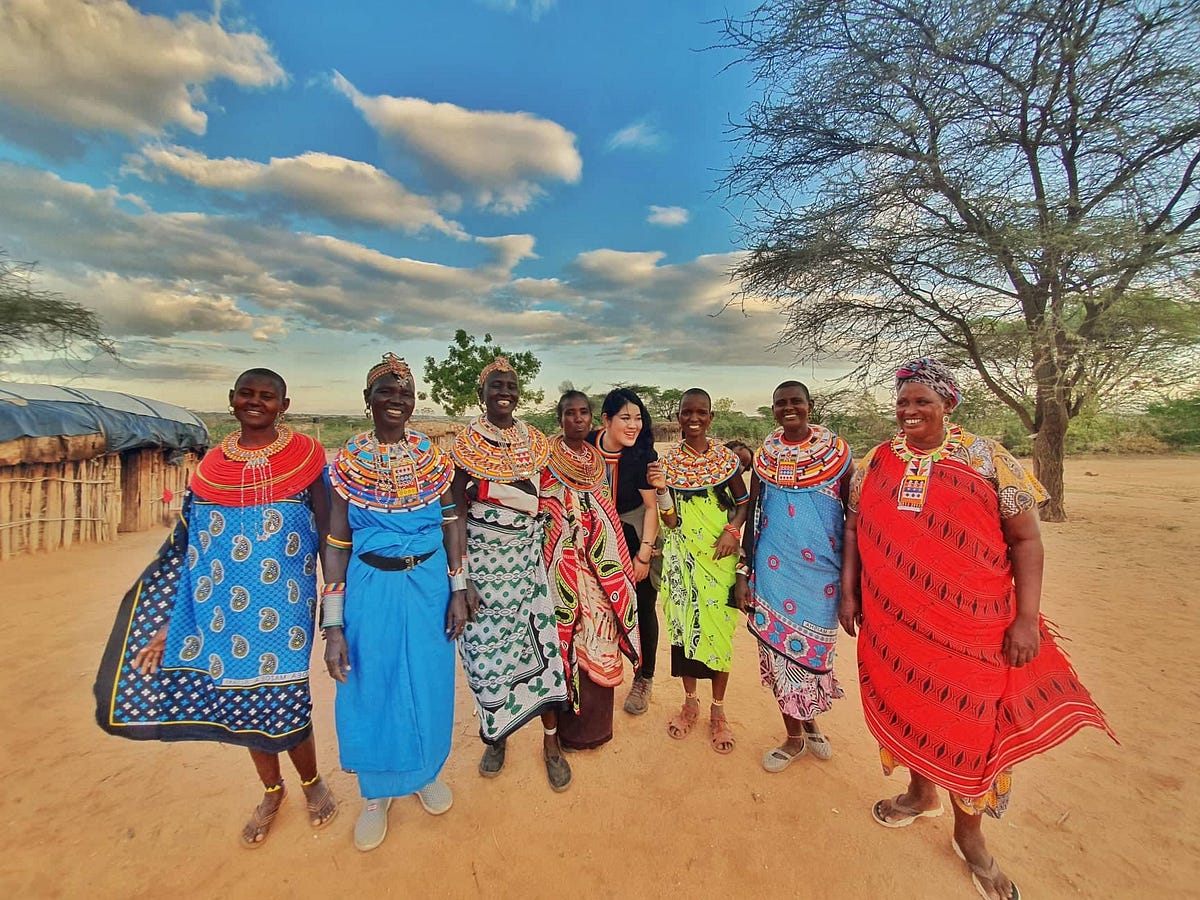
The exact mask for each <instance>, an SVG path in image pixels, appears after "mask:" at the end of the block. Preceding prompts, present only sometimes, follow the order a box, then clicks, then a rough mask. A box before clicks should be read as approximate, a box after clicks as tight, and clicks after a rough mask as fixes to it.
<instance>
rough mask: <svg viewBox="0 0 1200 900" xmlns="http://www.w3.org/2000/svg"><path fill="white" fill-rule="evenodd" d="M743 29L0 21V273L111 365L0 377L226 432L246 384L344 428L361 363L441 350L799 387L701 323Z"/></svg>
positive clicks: (455, 13)
mask: <svg viewBox="0 0 1200 900" xmlns="http://www.w3.org/2000/svg"><path fill="white" fill-rule="evenodd" d="M748 5H749V4H738V3H733V2H721V3H714V2H707V0H703V2H701V0H694V2H693V0H689V2H681V3H649V4H648V3H645V2H644V0H639V2H627V0H603V2H601V0H594V2H584V0H557V2H556V0H430V2H417V0H414V2H405V3H393V2H356V3H345V4H331V3H328V2H309V0H289V2H288V3H270V4H249V3H245V4H237V3H224V4H220V5H218V6H213V5H212V4H187V3H167V2H143V3H132V4H130V3H126V2H116V0H96V2H93V3H81V2H78V0H0V210H2V211H3V212H0V248H3V249H5V250H6V251H7V252H8V254H9V256H10V258H12V259H16V260H36V261H37V262H38V263H39V281H40V284H41V286H44V287H47V288H51V289H54V290H58V291H61V292H62V293H63V294H65V295H67V296H69V297H71V298H74V299H77V300H79V301H81V302H83V303H85V304H87V305H89V306H92V307H94V308H95V309H96V310H97V311H99V312H100V313H101V315H102V316H103V317H104V319H105V322H106V324H107V327H108V329H109V331H110V332H111V333H112V334H113V335H114V336H115V337H116V338H117V339H118V340H119V343H120V348H121V353H122V357H123V361H122V363H121V364H120V365H115V364H113V363H111V362H109V361H106V360H98V361H95V362H92V363H90V364H87V365H82V366H81V365H79V364H77V363H76V364H73V365H72V366H71V367H69V368H67V367H64V365H63V363H62V362H61V361H56V360H46V359H39V358H36V357H27V358H24V359H21V360H17V361H14V362H12V363H10V364H9V366H8V377H17V378H20V379H22V380H45V381H52V382H59V383H62V382H65V381H68V380H69V381H70V383H73V384H77V385H83V386H91V387H99V388H113V389H120V390H128V391H131V392H134V393H140V394H143V395H147V396H153V397H157V398H160V399H164V400H168V401H172V402H176V403H180V404H183V405H186V406H190V407H192V408H197V409H219V408H221V407H222V406H223V405H224V396H225V392H226V391H227V390H228V387H229V385H230V383H231V381H232V379H233V377H234V376H236V374H237V373H238V372H239V371H241V370H243V369H245V368H249V367H251V366H257V365H266V366H270V367H272V368H275V369H278V370H279V371H280V372H281V373H282V374H283V375H284V377H285V378H287V380H288V382H289V385H290V388H291V390H290V393H291V396H292V400H293V409H294V410H296V411H299V412H324V413H336V412H352V411H355V410H358V409H360V408H361V400H359V399H357V398H359V396H360V394H359V392H360V390H361V384H362V377H363V374H364V373H365V371H366V369H367V368H368V367H369V366H370V365H371V364H372V363H374V362H375V361H377V360H378V358H379V355H380V354H381V353H382V352H384V351H387V350H393V351H395V352H397V353H399V354H401V355H403V356H405V357H406V358H407V359H408V360H409V361H410V363H412V364H413V367H414V370H415V371H417V373H418V376H419V374H420V370H421V368H422V366H421V363H422V361H423V359H424V358H425V357H426V356H427V355H435V356H440V355H443V354H444V352H445V349H446V346H447V345H448V343H449V341H450V338H451V336H452V335H453V333H454V330H455V329H456V328H458V327H462V328H465V329H467V330H468V331H469V332H471V333H474V334H479V335H482V334H483V333H484V332H489V331H490V332H491V333H492V334H493V335H494V336H495V338H496V339H497V340H498V341H499V342H500V343H501V344H502V345H503V346H505V347H509V348H511V349H514V350H520V349H528V350H532V351H533V352H534V353H535V354H537V356H538V357H539V358H540V359H541V360H542V362H543V369H542V376H541V378H540V379H539V383H538V386H540V387H542V388H544V389H545V390H546V392H547V395H548V396H549V395H550V394H552V393H553V391H554V389H555V388H556V386H557V385H558V384H559V383H560V382H561V381H563V380H570V381H572V382H574V383H575V384H576V385H579V386H585V385H586V386H591V387H592V388H593V389H597V390H598V389H601V388H604V387H607V386H608V385H609V384H611V383H613V382H616V381H621V382H639V383H650V384H659V385H662V386H664V387H687V386H691V385H693V384H698V385H700V386H703V387H707V388H708V389H709V390H710V392H711V393H712V394H713V395H714V396H728V397H732V398H733V399H734V400H735V401H736V403H737V405H738V406H740V407H741V408H744V409H746V410H753V409H754V408H755V407H757V406H759V405H761V404H764V403H768V402H769V401H770V393H771V389H772V388H773V387H774V385H775V384H776V383H777V382H778V381H780V380H782V379H784V378H791V377H797V376H799V377H801V378H807V379H809V380H810V381H813V382H820V381H821V378H822V376H824V375H828V374H829V373H827V372H824V371H822V370H820V369H813V368H812V367H811V366H800V367H794V365H793V361H792V358H791V354H790V353H789V352H788V351H786V350H784V351H775V352H771V351H769V349H768V348H769V347H770V345H771V344H772V343H773V342H774V341H775V339H776V336H777V334H778V332H779V328H780V325H781V319H780V318H779V316H778V314H777V312H776V311H775V310H774V309H772V308H770V307H768V306H766V305H765V304H762V303H759V302H755V301H754V300H750V301H748V302H747V303H746V306H745V310H746V314H743V311H742V310H741V309H734V310H729V311H727V312H725V313H723V314H721V315H716V313H718V312H719V311H720V310H721V309H722V307H723V305H724V304H725V303H726V302H727V301H728V300H729V299H730V297H731V295H732V294H733V291H734V290H735V288H736V285H733V284H731V283H730V281H729V279H728V274H727V273H728V270H729V268H730V267H731V266H732V265H733V264H735V263H736V261H737V259H738V256H739V248H738V244H737V239H738V234H737V229H736V225H735V222H734V220H733V218H732V216H731V215H730V213H729V212H728V211H727V210H726V209H724V208H722V197H721V195H720V194H718V193H717V192H716V184H717V180H718V178H719V176H720V171H721V170H722V169H723V168H724V167H725V166H726V165H727V163H728V161H729V158H730V154H731V152H732V149H733V148H732V146H731V145H730V144H729V142H728V133H727V129H728V122H729V120H730V119H736V118H738V117H739V116H740V115H741V113H742V112H743V111H744V110H745V109H746V107H747V106H748V105H749V104H750V103H751V102H752V100H753V91H752V88H751V86H749V84H748V79H749V74H750V73H749V71H748V70H747V69H745V68H742V67H736V68H734V69H731V70H725V67H726V65H727V64H728V63H729V62H730V61H731V60H730V57H729V55H728V54H726V53H724V52H723V51H720V50H712V49H705V48H708V47H711V46H712V45H713V44H715V43H717V42H718V41H719V39H720V32H719V28H718V26H717V24H715V23H713V22H712V21H711V20H714V19H718V18H720V17H722V16H723V15H724V14H726V12H728V13H730V14H734V15H736V14H737V13H738V12H739V11H741V10H743V9H744V8H746V7H747V6H748ZM418 380H419V379H418Z"/></svg>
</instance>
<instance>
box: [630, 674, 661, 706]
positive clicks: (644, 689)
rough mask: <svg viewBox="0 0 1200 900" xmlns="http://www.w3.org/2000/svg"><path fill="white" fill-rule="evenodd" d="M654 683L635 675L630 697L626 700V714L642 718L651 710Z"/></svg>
mask: <svg viewBox="0 0 1200 900" xmlns="http://www.w3.org/2000/svg"><path fill="white" fill-rule="evenodd" d="M653 687H654V682H653V681H651V680H650V679H649V678H643V677H642V676H641V675H635V676H634V678H633V686H632V687H631V688H630V689H629V696H628V697H626V698H625V712H627V713H629V714H630V715H631V716H640V715H641V714H642V713H644V712H645V711H646V710H647V709H649V708H650V690H651V688H653Z"/></svg>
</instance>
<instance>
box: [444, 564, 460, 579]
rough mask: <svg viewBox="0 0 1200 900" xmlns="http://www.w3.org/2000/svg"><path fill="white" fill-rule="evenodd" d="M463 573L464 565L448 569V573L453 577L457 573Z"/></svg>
mask: <svg viewBox="0 0 1200 900" xmlns="http://www.w3.org/2000/svg"><path fill="white" fill-rule="evenodd" d="M462 573H463V567H462V566H459V567H458V568H457V569H447V570H446V574H447V575H449V576H450V577H451V578H453V577H454V576H455V575H461V574H462Z"/></svg>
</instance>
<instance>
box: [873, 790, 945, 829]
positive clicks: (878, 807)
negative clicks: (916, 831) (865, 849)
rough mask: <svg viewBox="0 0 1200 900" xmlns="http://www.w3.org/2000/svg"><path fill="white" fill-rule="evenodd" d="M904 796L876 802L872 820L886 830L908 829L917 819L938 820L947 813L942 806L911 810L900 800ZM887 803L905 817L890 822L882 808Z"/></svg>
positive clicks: (900, 795)
mask: <svg viewBox="0 0 1200 900" xmlns="http://www.w3.org/2000/svg"><path fill="white" fill-rule="evenodd" d="M903 796H904V795H903V794H897V795H896V796H895V797H893V798H892V799H891V800H887V799H884V800H876V801H875V805H874V806H872V807H871V818H872V819H874V820H875V821H876V822H878V823H879V824H880V825H882V826H883V827H884V828H907V827H908V826H909V825H911V824H912V823H913V822H915V821H916V820H917V819H936V818H937V817H938V816H940V815H941V814H942V813H943V812H945V811H946V810H945V809H944V808H943V807H942V806H941V805H940V804H939V805H938V807H937V808H936V809H910V808H909V807H907V806H904V805H902V804H901V803H900V798H901V797H903ZM885 803H891V804H892V808H893V809H894V810H896V811H897V812H900V813H903V814H904V815H903V817H901V818H899V819H896V820H895V821H894V822H889V821H888V820H887V819H886V818H885V816H884V814H883V809H882V807H883V804H885Z"/></svg>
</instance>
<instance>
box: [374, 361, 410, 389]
mask: <svg viewBox="0 0 1200 900" xmlns="http://www.w3.org/2000/svg"><path fill="white" fill-rule="evenodd" d="M384 375H395V376H396V377H397V378H399V379H400V380H401V381H411V380H412V369H410V368H409V367H408V363H406V362H405V361H404V357H403V356H397V355H396V354H395V353H385V354H383V362H381V363H377V364H376V365H374V366H371V369H370V371H368V372H367V390H368V391H369V390H370V389H371V386H372V385H373V384H375V382H377V381H378V380H379V379H380V378H382V377H383V376H384Z"/></svg>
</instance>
